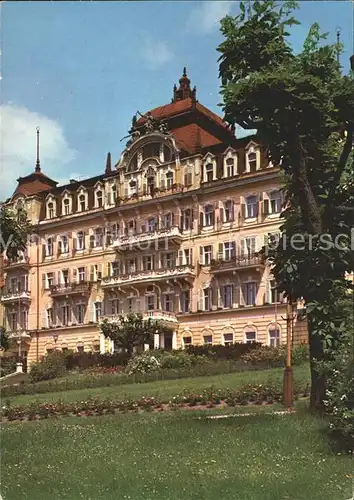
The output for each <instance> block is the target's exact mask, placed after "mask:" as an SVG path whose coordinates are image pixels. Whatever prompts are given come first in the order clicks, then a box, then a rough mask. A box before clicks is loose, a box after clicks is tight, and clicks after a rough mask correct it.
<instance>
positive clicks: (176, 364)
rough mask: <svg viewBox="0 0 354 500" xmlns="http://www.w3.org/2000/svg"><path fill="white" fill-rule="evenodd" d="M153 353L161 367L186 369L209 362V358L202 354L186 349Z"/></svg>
mask: <svg viewBox="0 0 354 500" xmlns="http://www.w3.org/2000/svg"><path fill="white" fill-rule="evenodd" d="M151 354H153V355H154V356H155V357H156V358H157V359H158V360H159V362H160V366H161V369H165V370H167V369H175V370H178V369H188V368H191V367H192V366H195V365H200V364H203V363H207V364H208V365H209V364H210V362H211V360H210V359H209V358H208V357H207V356H204V355H199V356H197V355H194V354H190V353H189V352H187V351H182V350H179V351H161V350H157V351H153V352H152V353H151Z"/></svg>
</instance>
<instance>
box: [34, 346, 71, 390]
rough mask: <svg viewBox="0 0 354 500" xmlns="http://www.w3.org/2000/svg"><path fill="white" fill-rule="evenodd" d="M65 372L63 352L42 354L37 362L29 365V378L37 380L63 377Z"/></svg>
mask: <svg viewBox="0 0 354 500" xmlns="http://www.w3.org/2000/svg"><path fill="white" fill-rule="evenodd" d="M65 374H66V366H65V354H63V353H62V352H61V351H55V352H52V353H50V354H47V355H46V356H44V358H43V359H42V360H41V361H39V362H38V363H34V364H33V365H32V366H31V371H30V374H29V376H30V380H31V381H32V382H39V381H40V380H51V379H54V378H58V377H63V376H64V375H65Z"/></svg>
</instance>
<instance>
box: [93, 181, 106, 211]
mask: <svg viewBox="0 0 354 500" xmlns="http://www.w3.org/2000/svg"><path fill="white" fill-rule="evenodd" d="M99 193H101V196H100V197H99V196H98V194H99ZM99 200H101V203H99ZM103 205H104V189H103V187H102V186H100V187H97V189H95V208H102V207H103Z"/></svg>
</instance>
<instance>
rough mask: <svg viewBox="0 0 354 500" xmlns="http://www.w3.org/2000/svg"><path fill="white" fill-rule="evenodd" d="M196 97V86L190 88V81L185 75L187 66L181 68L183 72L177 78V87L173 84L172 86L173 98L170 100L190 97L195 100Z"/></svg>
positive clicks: (175, 100) (174, 100)
mask: <svg viewBox="0 0 354 500" xmlns="http://www.w3.org/2000/svg"><path fill="white" fill-rule="evenodd" d="M196 97H197V88H196V87H193V89H191V81H190V79H189V78H188V76H187V68H186V67H184V68H183V74H182V76H181V78H180V79H179V88H177V85H176V84H175V85H174V86H173V99H172V102H177V101H182V100H183V99H188V98H191V99H192V100H193V101H196Z"/></svg>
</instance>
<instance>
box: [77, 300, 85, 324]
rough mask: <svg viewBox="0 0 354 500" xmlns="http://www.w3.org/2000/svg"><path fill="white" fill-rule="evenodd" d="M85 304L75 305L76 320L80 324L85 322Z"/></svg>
mask: <svg viewBox="0 0 354 500" xmlns="http://www.w3.org/2000/svg"><path fill="white" fill-rule="evenodd" d="M85 310H86V307H85V304H78V305H77V306H76V320H77V322H78V323H79V324H80V325H81V324H83V323H84V322H85Z"/></svg>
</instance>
